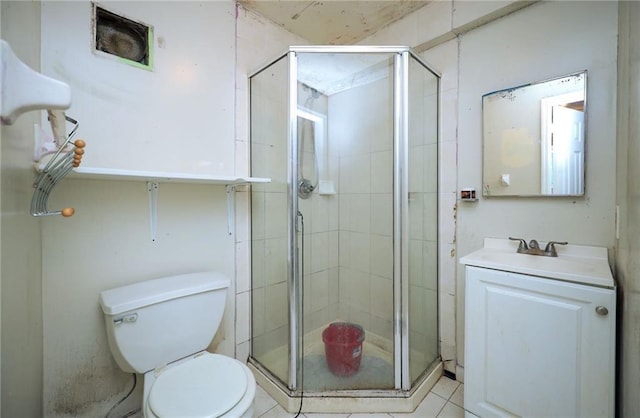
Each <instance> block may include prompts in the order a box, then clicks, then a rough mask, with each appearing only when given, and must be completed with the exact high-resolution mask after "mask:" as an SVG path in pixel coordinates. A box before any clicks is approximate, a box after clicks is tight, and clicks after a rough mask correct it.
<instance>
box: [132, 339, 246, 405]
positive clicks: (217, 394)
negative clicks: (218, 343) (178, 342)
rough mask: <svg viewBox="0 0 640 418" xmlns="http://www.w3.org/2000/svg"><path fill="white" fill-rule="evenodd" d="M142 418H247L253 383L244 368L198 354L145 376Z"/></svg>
mask: <svg viewBox="0 0 640 418" xmlns="http://www.w3.org/2000/svg"><path fill="white" fill-rule="evenodd" d="M147 384H148V385H149V393H148V394H145V399H144V400H143V404H144V416H145V417H146V418H169V417H193V418H196V417H198V418H210V417H211V418H213V417H220V418H240V417H241V418H251V417H252V416H253V398H254V397H255V392H256V381H255V379H254V377H253V374H252V373H251V371H250V370H249V368H248V367H247V366H245V365H244V364H242V363H241V362H239V361H238V360H235V359H232V358H230V357H225V356H222V355H219V354H211V353H208V352H204V353H200V354H198V355H196V356H193V357H190V358H188V359H186V360H183V361H180V362H178V364H171V365H169V366H167V367H165V368H163V369H162V370H160V371H155V372H149V373H147V374H145V387H146V386H147Z"/></svg>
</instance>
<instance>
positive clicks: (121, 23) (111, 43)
mask: <svg viewBox="0 0 640 418" xmlns="http://www.w3.org/2000/svg"><path fill="white" fill-rule="evenodd" d="M94 22H95V48H96V50H98V51H102V52H106V53H107V54H111V55H115V56H117V57H120V58H123V59H125V60H127V61H131V62H132V63H137V64H140V65H141V66H143V67H145V68H148V67H150V66H151V42H150V40H152V39H153V36H152V28H151V26H149V25H145V24H144V23H140V22H136V21H134V20H131V19H128V18H126V17H124V16H120V15H117V14H115V13H113V12H110V11H108V10H106V9H104V8H102V7H100V6H98V5H95V4H94Z"/></svg>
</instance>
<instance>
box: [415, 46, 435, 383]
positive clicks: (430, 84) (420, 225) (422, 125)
mask: <svg viewBox="0 0 640 418" xmlns="http://www.w3.org/2000/svg"><path fill="white" fill-rule="evenodd" d="M408 65H409V66H408V75H409V80H408V83H409V86H408V87H409V88H408V90H407V91H408V98H407V102H408V125H407V126H408V128H407V129H408V154H409V155H408V180H409V184H408V188H409V189H408V225H409V228H408V233H409V237H408V238H409V257H408V275H409V301H408V302H409V309H408V311H409V312H408V317H409V318H408V322H409V377H410V382H411V383H412V384H413V383H414V382H415V381H416V380H417V379H418V378H419V377H420V376H421V375H422V374H423V373H424V372H425V371H427V370H429V368H430V366H431V365H432V364H433V363H434V362H435V361H437V360H439V354H440V353H439V350H438V342H439V336H438V83H439V78H438V77H437V76H436V75H435V74H433V73H432V72H431V71H430V70H429V69H428V68H426V67H425V66H424V65H423V64H422V63H421V62H419V61H418V60H416V59H415V57H414V56H412V55H410V56H409V62H408Z"/></svg>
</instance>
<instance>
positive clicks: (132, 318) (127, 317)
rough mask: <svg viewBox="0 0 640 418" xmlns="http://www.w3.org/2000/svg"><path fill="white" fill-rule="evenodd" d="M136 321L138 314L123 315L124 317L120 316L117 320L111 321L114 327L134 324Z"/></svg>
mask: <svg viewBox="0 0 640 418" xmlns="http://www.w3.org/2000/svg"><path fill="white" fill-rule="evenodd" d="M137 320H138V314H137V313H134V314H131V315H125V316H121V317H119V318H115V319H114V320H113V323H114V324H115V325H120V324H122V323H123V322H136V321H137Z"/></svg>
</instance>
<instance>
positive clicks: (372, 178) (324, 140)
mask: <svg viewBox="0 0 640 418" xmlns="http://www.w3.org/2000/svg"><path fill="white" fill-rule="evenodd" d="M393 55H394V54H391V53H386V52H385V53H377V54H371V53H369V54H362V53H358V54H349V53H341V54H335V53H325V54H321V53H312V54H305V53H299V54H297V58H298V67H297V68H298V71H297V72H298V83H297V90H298V92H297V98H298V99H297V106H298V112H299V113H298V117H297V124H298V126H297V129H296V132H297V148H298V152H297V154H298V155H297V157H298V164H297V171H298V174H297V175H298V180H297V181H298V184H299V192H298V200H297V205H298V211H299V212H300V219H299V230H298V238H297V239H298V242H299V259H301V260H302V263H301V264H302V265H301V266H300V269H301V271H302V274H301V277H302V281H301V282H302V293H303V304H302V326H303V327H302V329H301V330H300V331H301V334H302V341H303V342H302V357H301V369H302V375H303V376H302V381H303V387H302V389H303V390H304V391H305V393H307V392H315V391H318V392H320V391H336V390H354V389H393V388H394V387H395V382H394V366H395V362H396V360H395V358H394V323H393V317H394V304H393V263H394V252H393V190H392V188H393V166H394V163H393V161H394V158H393V149H394V134H393V116H394V106H393V100H394V95H393V67H392V64H393V60H392V58H393ZM318 73H322V74H324V75H325V78H324V79H322V80H320V79H319V78H318V77H317V74H318ZM326 75H330V76H328V77H327V76H326ZM305 185H308V186H309V187H307V190H308V189H309V188H311V189H312V192H310V193H305V192H304V190H302V189H304V188H305ZM300 243H301V244H302V245H300ZM300 257H301V258H300ZM331 324H338V325H334V327H333V328H331V330H328V327H329V326H330V325H331ZM338 326H339V327H340V328H337V327H338ZM337 329H340V330H342V331H340V332H343V331H344V330H347V331H346V333H345V334H339V335H338V334H336V332H338V331H335V330H337ZM325 330H327V331H325ZM360 332H362V333H363V337H364V341H363V342H362V344H359V341H358V336H359V335H360ZM323 334H324V335H323ZM326 349H328V351H326Z"/></svg>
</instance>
